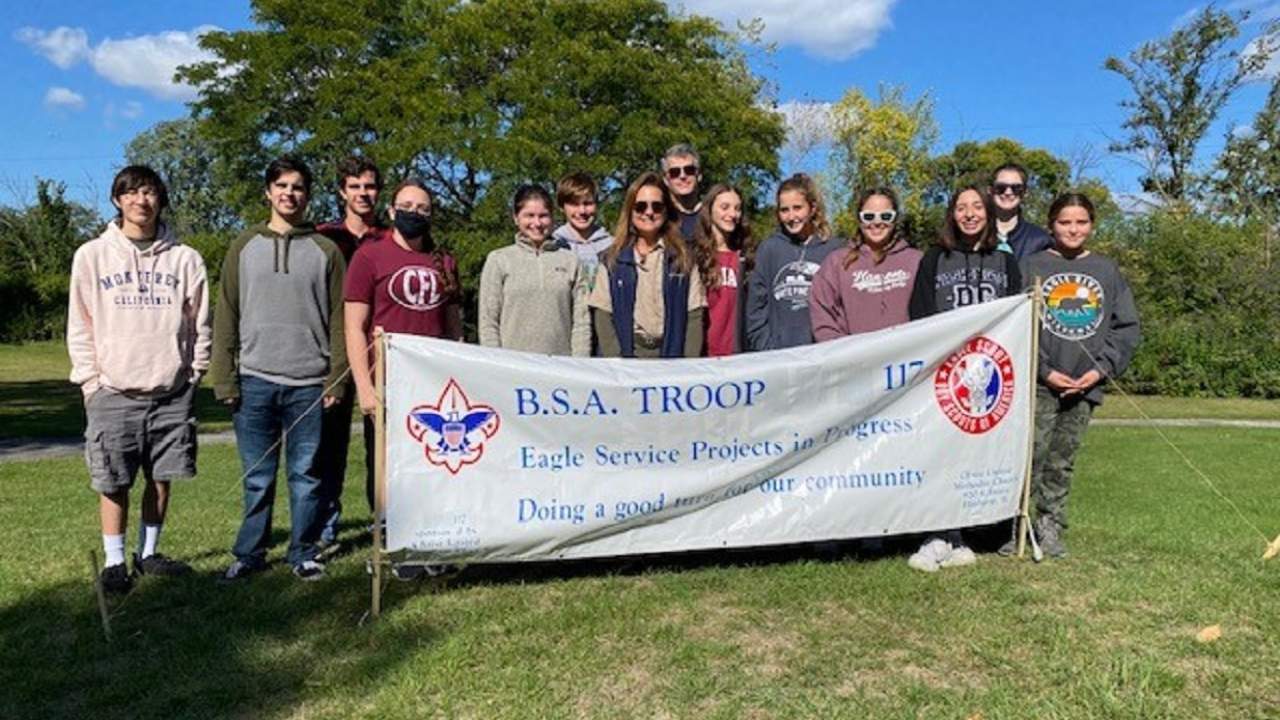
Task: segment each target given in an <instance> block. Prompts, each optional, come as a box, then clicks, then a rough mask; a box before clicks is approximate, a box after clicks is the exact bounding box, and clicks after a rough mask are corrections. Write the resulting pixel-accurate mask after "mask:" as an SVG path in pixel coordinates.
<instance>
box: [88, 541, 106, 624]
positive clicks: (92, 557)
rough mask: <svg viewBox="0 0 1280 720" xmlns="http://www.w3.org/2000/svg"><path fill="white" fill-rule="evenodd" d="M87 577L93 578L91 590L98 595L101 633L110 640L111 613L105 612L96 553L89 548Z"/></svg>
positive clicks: (104, 600)
mask: <svg viewBox="0 0 1280 720" xmlns="http://www.w3.org/2000/svg"><path fill="white" fill-rule="evenodd" d="M89 577H91V578H93V590H94V593H95V594H97V596H98V617H99V618H101V619H102V634H103V636H104V637H106V638H107V642H111V614H110V613H109V612H107V594H106V592H105V591H104V590H103V589H102V572H101V571H100V570H99V569H98V553H97V552H95V551H94V550H92V549H90V550H89Z"/></svg>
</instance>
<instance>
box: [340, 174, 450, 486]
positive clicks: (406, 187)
mask: <svg viewBox="0 0 1280 720" xmlns="http://www.w3.org/2000/svg"><path fill="white" fill-rule="evenodd" d="M431 209H432V198H431V192H430V191H429V190H428V189H427V187H426V185H425V184H424V183H423V182H422V181H421V180H418V179H416V178H410V179H408V180H405V181H404V182H402V183H400V185H399V186H397V187H396V189H395V192H394V193H392V195H391V207H390V208H389V209H388V214H389V215H390V217H391V224H392V233H391V237H390V238H389V239H388V240H387V241H382V242H373V243H367V244H365V245H362V246H360V249H359V250H357V251H356V254H355V257H353V258H352V259H351V266H350V267H349V268H347V278H346V285H345V286H344V293H343V295H344V298H345V300H346V304H345V313H344V318H343V319H344V321H345V322H346V323H349V324H348V325H347V327H348V328H349V330H348V335H347V353H348V355H349V356H350V360H351V377H352V378H353V379H354V380H355V384H356V398H357V401H358V403H359V406H360V412H361V414H362V415H363V416H364V438H365V465H366V468H367V474H366V483H365V492H366V496H367V499H368V500H369V508H370V509H371V510H372V509H374V503H373V447H374V437H373V431H374V428H373V413H374V411H375V410H376V409H377V406H378V401H377V396H376V394H375V392H374V386H373V372H372V369H371V362H370V359H371V356H372V352H371V347H372V343H373V329H374V328H375V327H381V328H382V329H383V330H385V331H386V332H394V333H405V334H409V335H425V336H428V337H438V338H446V339H449V340H461V339H462V312H461V306H460V304H459V292H458V263H457V262H456V261H455V260H454V259H453V256H452V255H450V254H449V253H447V252H444V251H443V250H441V249H440V248H439V247H437V246H436V243H435V238H434V237H432V234H431Z"/></svg>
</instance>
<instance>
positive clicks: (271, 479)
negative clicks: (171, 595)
mask: <svg viewBox="0 0 1280 720" xmlns="http://www.w3.org/2000/svg"><path fill="white" fill-rule="evenodd" d="M310 193H311V172H310V170H308V169H307V167H306V165H304V164H302V163H301V162H300V161H296V160H291V159H289V158H281V159H279V160H276V161H275V162H273V163H271V165H270V166H269V167H268V168H267V172H266V195H267V200H268V201H269V202H270V203H271V221H270V222H268V223H267V224H265V225H259V226H256V227H252V228H250V229H249V230H247V231H245V232H244V234H242V235H241V236H240V237H239V238H237V239H236V240H235V242H233V243H232V244H231V247H230V248H229V249H228V251H227V256H226V259H225V260H224V262H223V266H222V286H221V288H220V291H219V295H218V308H217V312H216V314H215V315H214V329H213V360H212V363H211V366H210V369H209V374H210V376H211V378H212V381H213V387H214V394H215V395H216V396H217V398H218V399H219V400H221V401H223V402H225V403H227V404H229V405H231V406H232V407H233V408H234V414H233V421H234V423H235V430H236V445H237V446H238V448H239V451H240V461H241V463H242V464H243V465H244V472H245V478H244V520H243V522H242V523H241V525H240V532H239V534H238V535H237V537H236V542H235V547H234V548H233V551H232V552H233V553H234V554H235V557H236V559H235V562H233V563H232V564H231V566H230V567H228V568H227V570H226V572H225V573H224V574H223V579H224V580H225V581H228V582H230V581H237V580H241V579H243V578H246V577H248V576H249V575H252V574H253V573H255V572H258V571H260V570H263V569H265V568H266V566H267V560H266V555H267V548H268V546H269V544H270V537H271V512H272V507H273V505H274V500H275V480H276V478H275V476H276V466H277V464H278V463H279V457H280V440H281V439H282V435H283V434H284V433H287V434H288V439H287V441H286V442H284V443H283V444H284V445H285V452H286V458H285V462H286V466H287V474H288V484H289V510H290V516H291V517H292V522H293V527H292V530H291V533H290V539H289V553H288V562H289V564H290V565H292V566H293V571H294V574H295V575H296V576H298V577H299V578H300V579H303V580H317V579H320V578H321V577H323V575H324V566H323V565H322V564H320V563H318V562H316V560H315V556H316V542H317V541H318V540H319V534H320V521H321V519H322V518H321V517H320V510H321V507H320V504H321V496H320V479H319V477H318V475H317V473H316V470H315V468H314V464H315V458H316V452H317V449H318V448H319V445H320V429H321V407H322V406H323V407H329V406H331V405H333V404H334V403H335V402H337V400H338V398H337V396H336V395H337V393H338V392H339V390H340V389H341V386H340V383H339V381H340V380H341V379H342V378H343V377H344V376H345V375H346V366H347V362H346V349H345V348H346V342H345V338H344V337H343V332H342V282H343V275H344V272H345V270H346V265H345V264H344V262H343V259H342V252H341V251H340V250H339V249H338V246H337V245H335V244H334V243H333V242H332V241H330V240H329V239H328V238H325V237H324V236H323V235H320V234H319V233H317V232H316V231H315V229H314V228H313V227H312V226H311V225H310V224H308V223H307V222H306V221H305V217H306V208H307V199H308V198H309V196H310ZM326 388H328V389H327V390H326Z"/></svg>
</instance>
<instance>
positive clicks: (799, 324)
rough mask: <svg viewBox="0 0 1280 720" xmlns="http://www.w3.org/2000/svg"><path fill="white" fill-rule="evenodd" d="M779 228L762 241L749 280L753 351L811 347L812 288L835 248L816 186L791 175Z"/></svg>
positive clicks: (781, 195) (781, 194) (781, 199)
mask: <svg viewBox="0 0 1280 720" xmlns="http://www.w3.org/2000/svg"><path fill="white" fill-rule="evenodd" d="M777 203H778V231H777V232H775V233H774V234H772V235H770V236H769V237H768V238H766V239H765V241H764V242H763V243H761V244H760V249H759V250H757V251H756V258H755V267H754V268H753V269H752V270H751V276H750V279H749V280H748V282H747V344H748V345H749V346H750V348H751V349H752V350H779V349H782V348H789V347H796V346H798V345H810V344H812V343H813V328H812V327H811V325H810V322H809V287H810V286H811V285H812V284H813V276H814V275H816V274H817V273H818V268H820V267H822V261H823V260H826V259H827V255H830V254H831V252H832V251H833V250H836V249H837V248H839V247H840V245H841V243H840V241H838V240H834V239H832V238H831V228H830V227H829V226H828V224H827V217H826V210H825V208H824V206H823V203H822V195H821V194H820V193H819V192H818V185H817V183H815V182H814V181H813V179H812V178H810V177H809V176H807V175H800V174H797V175H793V176H791V177H790V178H787V179H786V180H785V181H783V183H782V185H780V186H779V187H778V195H777Z"/></svg>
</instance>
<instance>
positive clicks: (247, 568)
mask: <svg viewBox="0 0 1280 720" xmlns="http://www.w3.org/2000/svg"><path fill="white" fill-rule="evenodd" d="M266 569H267V564H266V563H264V562H252V561H246V560H236V561H234V562H232V563H231V564H230V565H229V566H227V569H226V571H224V572H223V573H222V575H221V576H220V577H219V578H218V582H220V583H223V584H230V583H236V582H241V581H243V580H245V579H247V578H248V577H249V576H250V575H256V574H258V573H260V572H262V571H263V570H266Z"/></svg>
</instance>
